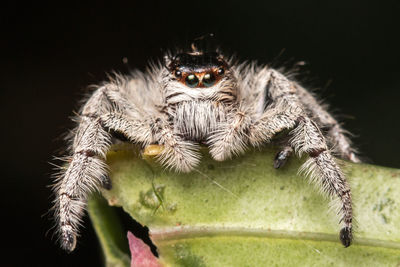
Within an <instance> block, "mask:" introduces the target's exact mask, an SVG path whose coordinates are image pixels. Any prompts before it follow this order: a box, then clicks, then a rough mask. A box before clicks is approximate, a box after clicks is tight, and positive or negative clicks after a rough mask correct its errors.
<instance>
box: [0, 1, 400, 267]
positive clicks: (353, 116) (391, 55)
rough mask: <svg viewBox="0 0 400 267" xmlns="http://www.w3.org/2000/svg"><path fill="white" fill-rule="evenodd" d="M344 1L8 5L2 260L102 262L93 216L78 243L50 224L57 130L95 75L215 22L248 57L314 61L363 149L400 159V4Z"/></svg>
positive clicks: (215, 29) (315, 79)
mask: <svg viewBox="0 0 400 267" xmlns="http://www.w3.org/2000/svg"><path fill="white" fill-rule="evenodd" d="M54 2H56V1H54ZM320 2H326V1H320ZM332 2H333V1H332ZM396 2H397V3H396ZM334 3H335V4H333V5H331V6H329V5H326V4H324V5H321V4H318V3H311V2H304V1H286V2H282V1H257V2H255V1H254V2H252V1H237V0H236V1H229V2H228V1H215V2H206V1H203V2H202V1H193V2H191V1H186V2H183V1H182V2H174V1H159V2H150V1H149V2H144V1H141V2H136V1H129V2H126V3H124V4H122V3H121V4H116V3H115V2H112V1H110V2H108V3H102V2H100V1H97V2H95V3H92V4H85V3H83V1H81V2H80V3H78V2H76V3H74V1H70V2H68V3H66V4H64V5H63V4H61V3H60V2H57V4H55V5H53V6H51V5H40V4H37V3H36V2H34V4H33V3H31V4H22V3H21V4H14V5H9V6H6V7H5V8H4V7H3V8H2V11H1V13H2V15H1V18H0V19H1V50H0V54H1V65H0V68H1V69H0V71H1V76H0V79H1V80H0V81H1V83H0V86H1V115H2V119H1V124H2V127H1V129H2V133H3V135H5V136H4V137H3V138H2V141H3V144H2V153H1V154H2V156H1V158H2V159H1V162H2V175H1V176H2V177H1V179H2V187H1V188H2V190H1V193H0V194H1V196H2V198H3V199H2V201H1V205H2V216H1V217H2V222H3V226H2V228H1V229H2V234H1V243H2V246H3V247H5V248H3V249H2V259H1V260H0V265H1V266H84V265H85V266H97V265H99V264H100V263H101V253H100V249H99V247H98V245H97V241H96V237H95V236H94V233H93V230H92V229H91V227H90V224H89V221H88V219H86V220H85V226H86V229H85V230H84V231H83V236H82V237H81V238H80V240H79V245H78V248H77V249H76V251H75V252H73V253H72V254H69V255H68V254H66V253H64V252H63V251H61V250H60V249H58V248H57V246H55V245H54V242H53V241H52V240H51V234H47V235H46V231H47V230H48V229H49V228H50V227H51V221H49V219H48V218H49V216H48V215H46V211H47V210H48V208H49V207H50V206H51V203H50V202H51V200H52V199H51V197H50V189H49V188H47V187H46V186H47V185H49V184H50V183H51V180H50V178H49V176H50V174H51V173H52V170H51V169H52V167H51V166H50V164H49V163H48V162H49V161H51V159H52V156H53V155H57V149H59V148H61V147H63V142H62V140H59V139H58V137H59V136H60V135H61V134H62V133H64V132H65V131H66V129H68V128H69V127H71V125H72V124H71V122H70V120H69V118H68V117H69V116H71V115H72V110H76V109H77V107H78V106H77V104H76V103H77V100H79V99H80V96H81V95H82V94H83V93H84V92H85V88H86V87H87V85H89V84H93V83H99V82H101V81H102V80H104V79H105V78H106V75H105V74H106V72H110V71H112V70H117V71H119V72H122V73H128V72H129V69H133V68H139V69H144V68H145V66H146V62H147V61H148V60H149V59H157V58H158V57H160V56H161V55H162V54H163V51H165V49H168V48H171V47H175V46H176V45H187V44H189V43H190V41H191V40H192V39H193V38H194V37H198V36H200V35H202V34H205V33H210V32H212V33H215V34H216V36H217V38H218V39H219V41H220V43H221V46H222V48H225V50H226V51H228V52H235V53H236V54H237V55H238V56H239V58H241V59H251V60H258V61H259V62H260V63H268V62H271V61H273V62H274V63H275V65H276V66H279V63H281V64H283V63H285V62H287V61H291V62H296V61H305V62H306V63H307V65H306V66H305V67H304V68H303V75H301V77H302V80H303V81H304V83H303V84H305V85H307V86H308V87H310V88H319V90H318V94H319V95H320V96H322V97H323V98H324V99H327V102H329V103H330V104H331V107H332V109H333V111H334V112H335V114H337V115H338V117H339V118H340V119H341V121H343V122H344V123H345V127H346V128H347V129H348V130H350V131H351V132H352V133H353V134H355V138H354V142H355V143H356V145H357V147H358V148H359V149H360V151H361V154H362V155H363V156H364V157H365V158H367V159H368V160H369V162H372V163H375V164H379V165H384V166H390V167H397V168H400V159H399V156H398V151H399V150H400V141H399V134H398V132H399V130H400V126H399V115H400V112H399V111H398V110H399V108H398V103H399V100H400V93H399V91H400V81H399V79H398V78H399V74H400V65H399V60H400V52H399V51H400V42H399V40H398V35H399V26H400V24H399V20H398V19H397V17H398V16H399V15H398V14H399V11H400V5H399V4H398V1H386V5H380V6H378V5H374V4H369V3H367V2H365V1H363V2H361V1H360V2H357V1H348V2H346V3H345V4H340V3H339V2H337V1H334ZM282 51H283V54H282V53H281V52H282ZM279 55H280V56H279ZM123 58H127V59H128V64H124V63H123ZM276 58H278V59H276Z"/></svg>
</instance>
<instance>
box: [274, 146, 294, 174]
mask: <svg viewBox="0 0 400 267" xmlns="http://www.w3.org/2000/svg"><path fill="white" fill-rule="evenodd" d="M292 153H293V148H292V147H291V146H290V145H285V146H284V147H283V148H282V149H281V150H280V151H279V152H278V153H277V154H276V156H275V159H274V168H275V169H279V168H281V167H283V166H284V165H285V164H286V162H287V160H288V159H289V157H290V156H291V155H292Z"/></svg>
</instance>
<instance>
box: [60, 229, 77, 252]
mask: <svg viewBox="0 0 400 267" xmlns="http://www.w3.org/2000/svg"><path fill="white" fill-rule="evenodd" d="M75 246H76V235H75V234H74V233H72V231H71V230H64V231H63V234H62V241H61V247H62V248H63V249H64V250H66V251H68V252H72V251H73V250H74V249H75Z"/></svg>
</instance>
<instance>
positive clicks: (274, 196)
mask: <svg viewBox="0 0 400 267" xmlns="http://www.w3.org/2000/svg"><path fill="white" fill-rule="evenodd" d="M273 157H274V151H273V150H272V149H270V148H264V149H261V150H249V151H248V152H246V154H245V155H242V156H239V157H236V158H234V159H232V160H227V161H224V162H216V161H214V160H212V159H211V158H210V157H209V155H208V153H207V151H206V150H204V151H203V159H202V161H201V164H200V165H199V166H198V167H197V168H196V170H195V171H193V172H191V173H189V174H177V173H175V172H173V171H168V170H165V169H163V168H161V167H160V166H159V164H158V163H156V162H155V161H154V160H153V159H152V158H147V159H143V158H142V157H141V156H140V153H139V152H138V150H137V149H135V148H132V147H131V148H130V149H128V150H126V149H125V150H123V151H118V152H116V151H114V152H110V153H109V155H108V164H109V165H110V166H111V174H112V175H111V178H112V183H113V188H112V190H110V191H106V190H104V191H103V192H102V193H103V195H104V197H105V198H106V199H107V200H108V203H109V204H110V205H114V206H121V207H123V209H124V210H125V211H126V212H127V213H129V214H130V215H131V217H132V218H134V219H135V220H136V221H138V222H139V223H141V224H142V225H146V226H147V227H149V229H150V235H151V239H152V241H153V242H154V244H155V245H156V246H157V248H158V252H159V254H160V261H161V262H162V263H163V264H164V265H166V266H271V265H272V266H273V265H276V266H292V265H296V266H321V265H334V266H360V265H367V266H369V265H373V266H396V265H397V264H399V263H400V231H399V229H398V227H399V226H400V209H399V206H400V205H399V204H400V203H399V202H400V200H399V197H398V196H399V195H400V171H399V170H395V169H390V168H384V167H377V166H372V165H367V164H351V163H347V162H342V164H343V169H344V171H345V173H346V174H347V177H348V180H349V182H350V185H351V188H352V192H353V202H354V213H355V219H356V230H355V240H354V243H353V245H352V246H350V247H349V248H344V247H343V246H342V245H341V243H340V241H339V236H338V235H339V230H340V225H339V224H338V216H336V212H335V210H334V209H332V208H331V209H330V202H331V201H330V200H329V199H326V198H325V197H324V196H322V195H321V194H319V193H318V188H316V187H315V186H313V185H311V184H310V183H309V182H308V179H307V178H305V177H303V176H299V175H298V174H297V172H298V168H299V166H300V165H301V161H302V160H297V159H295V158H292V159H291V160H290V161H289V162H288V163H287V165H286V166H284V168H283V169H279V170H276V169H274V168H273V167H272V163H273ZM96 199H97V198H93V199H92V200H91V201H90V203H89V213H90V216H91V218H92V221H93V223H94V225H95V228H96V231H97V233H98V235H99V236H101V235H103V236H104V235H107V234H105V232H107V231H108V230H107V228H104V227H97V226H96V224H98V221H104V220H108V218H107V217H104V215H103V213H101V212H97V213H95V212H93V209H92V208H91V206H93V205H96V204H99V200H96ZM92 202H93V203H92ZM102 207H103V208H104V209H105V210H107V209H110V208H109V207H107V205H105V204H104V203H103V204H102ZM104 214H109V212H105V213H104ZM115 220H116V219H115V218H114V219H113V220H112V221H115ZM120 234H121V235H122V237H125V235H126V233H122V232H121V233H120ZM113 235H114V234H111V233H110V234H109V237H110V238H100V241H101V243H102V246H103V248H104V247H109V248H113V249H108V251H107V250H106V249H104V251H105V254H106V261H107V262H109V260H108V258H112V257H114V256H115V255H116V254H115V251H116V250H118V249H117V247H118V246H116V245H114V244H113V242H114V241H113V240H115V239H116V238H115V237H113ZM111 237H112V238H111ZM126 242H127V241H126ZM120 253H122V254H123V252H122V250H120ZM113 255H114V256H113ZM117 257H119V256H117ZM114 258H115V257H114ZM124 263H126V261H124ZM124 263H121V264H122V265H123V264H124ZM109 265H111V264H109ZM128 266H129V265H128Z"/></svg>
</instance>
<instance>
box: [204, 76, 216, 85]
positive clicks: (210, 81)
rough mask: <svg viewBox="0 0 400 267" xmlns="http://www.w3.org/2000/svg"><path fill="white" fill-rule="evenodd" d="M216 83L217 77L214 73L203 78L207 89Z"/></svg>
mask: <svg viewBox="0 0 400 267" xmlns="http://www.w3.org/2000/svg"><path fill="white" fill-rule="evenodd" d="M214 83H215V76H214V74H212V73H206V75H204V77H203V84H204V86H205V87H210V86H212V85H214Z"/></svg>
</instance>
